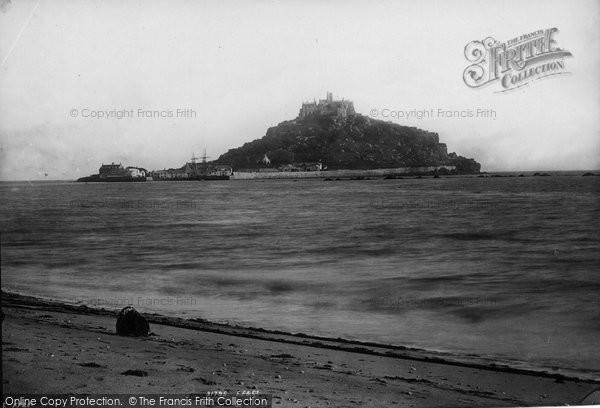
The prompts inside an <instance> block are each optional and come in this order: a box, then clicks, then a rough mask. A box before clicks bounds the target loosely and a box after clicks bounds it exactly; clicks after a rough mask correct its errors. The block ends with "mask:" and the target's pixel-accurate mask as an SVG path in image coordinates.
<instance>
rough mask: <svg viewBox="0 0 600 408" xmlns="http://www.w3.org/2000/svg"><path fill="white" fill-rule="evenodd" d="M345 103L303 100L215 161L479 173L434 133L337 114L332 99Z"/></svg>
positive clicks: (475, 165)
mask: <svg viewBox="0 0 600 408" xmlns="http://www.w3.org/2000/svg"><path fill="white" fill-rule="evenodd" d="M329 97H330V95H329V94H328V98H329ZM344 102H348V101H334V100H331V101H329V102H328V100H323V101H321V102H320V105H319V106H321V105H322V109H317V107H314V106H313V105H311V104H308V105H306V104H305V105H306V106H304V105H303V106H304V108H303V110H302V111H301V114H300V115H299V116H298V117H297V118H296V119H293V120H288V121H285V122H281V123H279V124H278V125H277V126H275V127H271V128H269V129H268V130H267V132H266V135H265V136H264V137H262V138H261V139H256V140H254V141H252V142H248V143H245V144H244V145H243V146H241V147H238V148H235V149H230V150H229V151H228V152H227V153H225V154H223V155H221V156H220V157H219V158H218V159H217V160H216V161H215V162H216V163H227V164H230V165H232V166H233V167H234V168H236V169H253V168H257V167H258V168H260V167H261V166H263V167H265V166H267V167H268V168H274V169H277V168H283V167H285V166H289V165H290V163H296V164H297V165H298V166H304V167H307V166H308V167H310V166H311V165H312V164H314V163H317V164H322V166H323V169H325V168H327V169H328V170H338V169H351V170H368V169H381V168H401V167H436V166H454V167H455V169H454V170H453V171H452V173H453V174H457V173H458V174H474V173H479V171H480V169H481V165H480V164H479V163H477V162H476V161H475V160H474V159H469V158H465V157H462V156H459V155H457V154H456V153H448V151H447V148H446V144H444V143H440V140H439V136H438V134H437V133H434V132H429V131H427V130H422V129H418V128H416V127H411V126H402V125H399V124H396V123H392V122H385V121H382V120H376V119H373V118H371V117H368V116H364V115H360V114H358V113H356V112H354V110H353V109H350V110H348V111H345V110H344V111H343V114H340V110H339V109H341V108H342V107H343V106H341V105H340V106H338V105H335V104H336V103H338V104H343V103H344ZM330 105H331V106H330ZM327 107H330V108H331V109H327ZM335 107H337V108H336V109H333V108H335Z"/></svg>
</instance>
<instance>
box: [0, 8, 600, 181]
mask: <svg viewBox="0 0 600 408" xmlns="http://www.w3.org/2000/svg"><path fill="white" fill-rule="evenodd" d="M599 22H600V2H598V1H596V0H590V1H587V0H543V1H542V0H540V1H538V0H521V1H501V0H500V1H496V0H494V1H491V0H468V1H461V0H457V1H435V0H425V1H414V0H411V1H402V0H399V1H379V2H372V1H371V2H370V1H353V0H349V1H336V0H333V1H328V2H321V1H315V0H303V1H295V0H288V1H272V0H271V1H266V0H265V1H263V0H252V1H241V0H238V1H236V0H230V1H206V0H205V1H203V0H200V1H196V0H189V1H188V0H173V1H164V0H163V1H155V0H143V1H136V0H132V1H127V2H122V1H117V0H103V1H99V0H90V1H86V0H83V1H77V2H73V1H67V0H52V1H50V0H12V1H8V0H0V58H1V60H2V63H1V65H0V144H1V146H0V179H1V180H37V179H44V178H46V179H75V178H78V177H81V176H86V175H89V174H93V173H97V170H98V168H99V167H100V165H101V164H102V163H110V162H117V163H118V162H121V163H123V164H124V165H132V166H142V167H144V168H147V169H150V170H152V169H163V168H169V167H179V166H181V165H183V164H184V163H185V162H186V161H189V160H190V158H191V157H192V155H194V154H195V155H196V156H201V155H202V153H203V150H204V149H206V154H207V156H209V157H210V158H209V160H210V159H216V158H217V157H218V156H219V155H221V154H223V153H225V152H226V151H227V150H228V149H231V148H235V147H239V146H241V145H242V144H244V143H246V142H249V141H252V140H255V139H258V138H261V137H262V136H264V135H265V132H266V130H267V129H268V128H269V127H270V126H275V125H277V124H278V123H280V122H283V121H285V120H290V119H293V118H295V117H296V116H297V115H298V111H299V108H300V106H301V104H302V102H303V101H312V100H313V99H319V98H325V94H326V92H327V91H330V92H333V95H334V99H338V98H339V99H341V98H345V99H349V100H352V101H353V102H354V106H355V108H356V110H357V111H358V112H359V113H362V114H364V115H370V116H371V117H373V118H376V119H382V120H389V121H392V122H394V123H399V124H402V125H408V126H416V127H419V128H422V129H426V130H429V131H433V132H437V133H438V134H439V136H440V141H441V142H443V143H446V144H447V146H448V150H449V151H454V152H457V153H458V154H460V155H463V156H467V157H473V158H475V159H476V160H477V161H478V162H480V163H481V164H482V170H484V171H519V170H523V171H533V170H580V169H599V168H600V118H599V116H598V112H599V111H600V109H599V108H600V92H599V91H600V75H598V73H599V72H600V54H599V50H600V48H599V47H598V44H599V43H600V30H599V29H598V27H600V24H599ZM552 27H556V28H558V29H559V31H558V32H557V33H556V34H555V36H554V39H555V41H556V42H557V44H558V46H559V47H560V48H563V49H566V50H568V51H570V52H571V54H572V57H568V58H565V59H564V63H565V70H566V71H567V72H568V73H567V74H564V75H555V76H550V77H547V78H544V79H543V80H539V81H533V82H531V83H530V84H529V85H527V86H524V87H521V88H518V89H515V90H512V91H510V92H497V91H499V90H502V88H501V87H500V85H499V84H497V83H496V84H492V85H489V86H485V87H481V88H470V87H468V86H467V85H466V84H465V82H464V81H463V71H464V70H465V68H467V66H469V65H470V62H469V61H467V59H466V58H465V54H464V49H465V46H466V45H467V44H468V43H469V42H471V41H474V40H483V39H484V38H487V37H493V38H494V39H496V40H498V41H500V42H504V41H508V40H510V39H512V38H515V37H519V36H520V35H522V34H527V33H531V32H534V31H537V30H544V29H547V28H552ZM178 109H179V110H180V111H179V113H180V114H179V115H178ZM477 109H481V110H486V109H490V110H493V112H494V117H487V118H485V117H460V116H459V117H456V116H451V117H448V116H447V115H446V114H442V115H440V114H439V112H440V111H443V112H446V111H452V112H454V111H458V112H467V111H472V112H477ZM411 110H414V111H417V110H418V111H423V110H428V111H431V110H433V112H434V113H435V115H430V117H423V118H421V119H418V118H416V117H410V118H407V117H406V114H404V117H402V115H401V114H400V113H399V112H408V111H411ZM148 111H150V114H148V113H147V112H148ZM111 112H112V113H111ZM125 113H126V114H128V116H127V117H121V118H119V116H118V115H119V114H121V115H123V114H125ZM186 113H187V115H186ZM101 114H104V115H106V116H105V117H98V116H99V115H101ZM109 115H110V116H109ZM148 115H150V117H148ZM384 115H385V116H384Z"/></svg>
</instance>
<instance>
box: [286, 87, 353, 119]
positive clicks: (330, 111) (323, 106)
mask: <svg viewBox="0 0 600 408" xmlns="http://www.w3.org/2000/svg"><path fill="white" fill-rule="evenodd" d="M355 113H356V112H355V111H354V104H353V103H352V101H346V100H344V99H342V100H341V101H334V100H333V94H332V93H331V92H327V98H326V99H319V103H317V101H313V102H304V103H303V104H302V108H300V113H299V114H298V118H299V119H304V118H306V117H308V116H311V115H314V114H318V115H335V116H337V117H338V118H341V119H345V118H346V117H347V116H348V115H354V114H355Z"/></svg>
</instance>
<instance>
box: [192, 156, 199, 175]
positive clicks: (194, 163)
mask: <svg viewBox="0 0 600 408" xmlns="http://www.w3.org/2000/svg"><path fill="white" fill-rule="evenodd" d="M190 160H191V161H192V167H193V168H194V175H196V176H197V175H198V163H196V160H198V157H196V155H195V154H194V153H192V158H191V159H190Z"/></svg>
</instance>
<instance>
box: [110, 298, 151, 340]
mask: <svg viewBox="0 0 600 408" xmlns="http://www.w3.org/2000/svg"><path fill="white" fill-rule="evenodd" d="M149 331H150V325H149V324H148V321H147V320H146V318H145V317H144V316H142V315H141V314H140V313H139V312H138V311H137V310H135V309H134V308H133V307H131V306H127V307H124V308H123V309H121V311H120V312H119V316H118V317H117V334H118V335H120V336H135V337H139V336H147V335H148V332H149Z"/></svg>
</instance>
